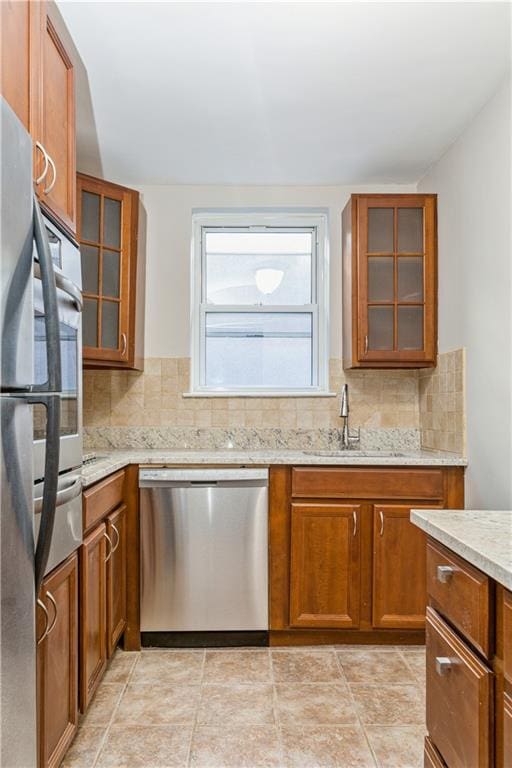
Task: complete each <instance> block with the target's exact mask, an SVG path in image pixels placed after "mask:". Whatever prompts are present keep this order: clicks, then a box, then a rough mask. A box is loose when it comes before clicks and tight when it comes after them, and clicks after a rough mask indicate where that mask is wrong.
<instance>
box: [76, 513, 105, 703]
mask: <svg viewBox="0 0 512 768" xmlns="http://www.w3.org/2000/svg"><path fill="white" fill-rule="evenodd" d="M106 598H107V537H106V526H105V523H100V524H99V525H98V526H97V527H96V528H95V529H94V530H93V532H92V533H90V534H89V536H87V537H86V538H85V539H84V541H83V544H82V546H81V548H80V709H81V710H82V712H85V710H86V709H87V707H88V705H89V702H90V701H91V699H92V697H93V696H94V693H95V691H96V688H97V687H98V685H99V682H100V680H101V678H102V675H103V673H104V672H105V669H106V666H107V605H106Z"/></svg>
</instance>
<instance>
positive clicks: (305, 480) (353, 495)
mask: <svg viewBox="0 0 512 768" xmlns="http://www.w3.org/2000/svg"><path fill="white" fill-rule="evenodd" d="M292 496H295V497H302V498H317V499H320V498H330V499H343V498H350V499H379V500H382V499H432V500H439V501H441V500H442V499H443V498H444V475H443V472H442V470H439V469H409V468H408V469H396V468H395V467H393V468H390V469H383V468H379V469H360V468H347V467H340V468H333V469H330V468H329V469H328V468H320V469H319V468H318V467H293V469H292Z"/></svg>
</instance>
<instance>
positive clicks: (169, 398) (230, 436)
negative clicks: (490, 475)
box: [84, 350, 464, 452]
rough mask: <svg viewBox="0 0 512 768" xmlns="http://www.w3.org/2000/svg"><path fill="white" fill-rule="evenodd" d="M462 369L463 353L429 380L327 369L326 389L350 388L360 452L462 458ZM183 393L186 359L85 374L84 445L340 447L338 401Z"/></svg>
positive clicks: (338, 365)
mask: <svg viewBox="0 0 512 768" xmlns="http://www.w3.org/2000/svg"><path fill="white" fill-rule="evenodd" d="M460 360H463V353H462V350H458V351H457V352H455V353H447V354H445V355H440V356H439V366H438V368H437V369H435V370H432V371H430V370H429V371H420V372H418V371H414V370H413V371H393V370H391V371H385V370H379V371H347V372H344V371H343V367H342V362H341V360H338V359H331V360H330V365H329V369H330V375H329V379H330V381H329V386H330V390H331V391H332V392H336V393H339V391H340V389H341V386H342V384H343V383H345V382H347V383H348V384H349V396H350V424H351V428H353V429H354V428H357V427H361V429H362V446H363V447H365V448H368V449H369V448H374V447H375V448H378V447H385V448H388V449H393V448H396V449H400V448H402V449H404V448H408V449H413V448H419V445H420V434H421V443H422V445H423V446H424V447H425V448H436V449H440V450H455V451H460V452H461V451H462V447H461V446H463V445H464V440H463V437H462V436H461V435H463V428H459V427H460V424H461V422H460V416H462V417H463V411H460V409H459V410H456V406H457V407H459V406H460V404H461V403H462V407H463V397H462V396H461V397H459V398H457V397H455V390H456V387H461V386H462V385H461V377H462V383H463V369H462V368H461V365H462V364H460V365H459V363H460ZM461 371H462V372H461ZM456 372H457V375H456ZM448 374H449V376H448ZM446 377H448V378H446ZM189 384H190V359H189V358H147V359H146V360H145V370H144V371H143V372H133V371H101V370H87V371H84V426H85V427H86V430H85V439H86V444H87V445H89V446H91V447H101V446H102V447H135V446H138V445H145V446H146V447H148V446H149V445H150V444H151V445H153V443H154V444H155V446H154V447H164V445H165V444H168V445H169V447H171V446H172V447H177V446H178V445H183V447H199V445H198V441H199V442H200V441H201V440H204V441H205V443H209V444H211V445H212V446H215V447H221V446H225V445H226V441H227V442H228V444H231V443H233V444H236V445H237V446H244V445H245V446H247V447H252V448H256V447H261V448H264V447H272V446H274V445H278V446H280V447H283V445H285V444H288V443H289V447H290V448H292V447H298V446H300V445H304V444H307V445H313V444H314V445H315V447H319V446H322V447H335V446H336V444H337V441H339V434H338V430H339V429H340V428H341V424H342V422H341V419H340V417H339V405H340V403H339V397H261V398H259V397H222V398H218V397H217V398H216V397H212V398H207V397H183V393H185V392H188V391H189ZM447 388H451V389H450V393H449V392H447V391H445V390H446V389H447ZM452 390H453V398H452V397H451V396H449V395H451V392H452ZM457 391H459V390H457ZM460 392H462V389H460ZM434 393H435V399H434ZM445 395H446V396H445ZM452 407H453V408H454V410H452ZM429 409H430V410H429ZM434 417H435V418H434ZM462 423H463V418H462ZM205 447H206V445H205Z"/></svg>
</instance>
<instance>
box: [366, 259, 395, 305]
mask: <svg viewBox="0 0 512 768" xmlns="http://www.w3.org/2000/svg"><path fill="white" fill-rule="evenodd" d="M394 297H395V288H394V259H393V257H392V256H370V257H369V258H368V301H393V299H394Z"/></svg>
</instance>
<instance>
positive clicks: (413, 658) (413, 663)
mask: <svg viewBox="0 0 512 768" xmlns="http://www.w3.org/2000/svg"><path fill="white" fill-rule="evenodd" d="M403 657H404V659H405V663H406V664H407V666H408V667H409V669H410V670H411V672H412V673H413V675H414V677H415V678H416V680H417V681H418V682H419V683H422V684H425V682H426V675H427V664H426V661H427V658H426V653H425V651H404V652H403Z"/></svg>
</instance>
